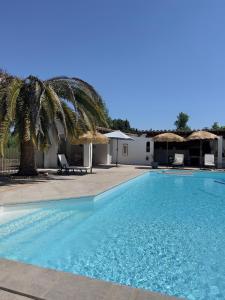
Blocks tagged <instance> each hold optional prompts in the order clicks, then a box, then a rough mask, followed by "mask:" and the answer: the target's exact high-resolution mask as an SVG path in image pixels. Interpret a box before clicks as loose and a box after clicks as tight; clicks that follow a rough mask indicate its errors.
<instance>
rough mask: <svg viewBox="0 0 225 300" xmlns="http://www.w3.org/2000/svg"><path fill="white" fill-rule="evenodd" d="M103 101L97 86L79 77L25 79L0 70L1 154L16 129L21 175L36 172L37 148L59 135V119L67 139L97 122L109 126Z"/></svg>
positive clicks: (43, 147)
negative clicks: (51, 136)
mask: <svg viewBox="0 0 225 300" xmlns="http://www.w3.org/2000/svg"><path fill="white" fill-rule="evenodd" d="M105 120H106V116H105V108H104V103H103V101H102V99H101V97H100V96H99V95H98V93H97V92H96V91H95V89H94V88H93V87H92V86H91V85H89V84H88V83H87V82H85V81H82V80H81V79H78V78H69V77H55V78H51V79H48V80H40V79H39V78H37V77H35V76H29V77H27V78H25V79H21V78H19V77H15V76H11V75H9V74H7V73H5V72H3V71H0V154H1V155H3V154H4V147H5V144H6V143H7V140H8V137H9V135H10V133H11V132H12V131H13V133H14V134H15V135H17V136H18V139H19V141H20V153H21V154H20V167H19V172H18V174H19V175H23V176H32V175H36V174H37V169H36V164H35V150H36V149H38V150H45V149H46V148H48V147H49V146H50V145H51V139H50V136H49V132H50V130H51V132H53V133H54V136H55V137H56V138H57V139H59V132H58V130H59V129H58V128H59V123H61V125H62V126H63V128H64V133H65V136H66V137H67V138H68V140H72V139H74V138H77V137H78V136H79V135H80V134H82V133H84V132H86V131H87V130H95V127H96V126H97V125H99V126H106V125H107V124H106V121H105Z"/></svg>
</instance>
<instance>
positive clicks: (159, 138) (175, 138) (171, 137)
mask: <svg viewBox="0 0 225 300" xmlns="http://www.w3.org/2000/svg"><path fill="white" fill-rule="evenodd" d="M153 140H154V142H160V143H163V142H164V143H165V142H166V152H167V165H168V143H171V142H176V143H181V142H185V139H184V138H183V137H182V136H180V135H178V134H175V133H172V132H166V133H161V134H158V135H156V136H154V137H153Z"/></svg>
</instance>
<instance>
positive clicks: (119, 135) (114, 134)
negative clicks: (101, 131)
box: [105, 130, 134, 166]
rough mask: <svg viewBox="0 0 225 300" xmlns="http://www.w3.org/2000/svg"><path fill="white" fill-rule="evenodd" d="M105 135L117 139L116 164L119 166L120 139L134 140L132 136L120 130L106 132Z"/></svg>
mask: <svg viewBox="0 0 225 300" xmlns="http://www.w3.org/2000/svg"><path fill="white" fill-rule="evenodd" d="M105 136H106V137H107V138H109V139H114V140H116V141H117V146H116V166H118V141H119V140H127V141H134V139H132V138H131V137H130V136H128V135H126V134H125V133H123V132H122V131H120V130H116V131H113V132H110V133H106V134H105Z"/></svg>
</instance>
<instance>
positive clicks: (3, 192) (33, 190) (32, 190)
mask: <svg viewBox="0 0 225 300" xmlns="http://www.w3.org/2000/svg"><path fill="white" fill-rule="evenodd" d="M149 169H150V167H146V166H130V165H120V166H119V167H118V168H117V167H115V166H102V167H98V168H93V171H92V174H90V173H88V174H87V175H84V176H79V175H69V176H68V175H63V176H59V175H57V174H56V173H57V170H53V169H49V170H46V169H45V170H44V171H45V172H47V173H48V175H47V176H44V175H43V176H42V177H39V178H30V179H29V178H27V179H23V178H18V179H16V178H14V179H10V178H7V177H2V179H1V178H0V205H2V204H13V203H27V202H33V201H44V200H51V199H64V198H75V197H82V196H92V195H96V194H99V193H102V192H104V191H105V190H107V189H109V188H112V187H113V186H115V185H117V184H120V183H122V182H125V181H127V180H129V179H131V178H134V177H136V176H138V175H140V174H143V173H144V172H147V171H148V170H149Z"/></svg>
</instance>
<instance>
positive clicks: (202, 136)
mask: <svg viewBox="0 0 225 300" xmlns="http://www.w3.org/2000/svg"><path fill="white" fill-rule="evenodd" d="M216 139H218V136H217V135H215V134H213V133H211V132H208V131H203V130H199V131H195V132H193V133H192V134H190V135H189V136H188V137H187V138H186V141H196V140H199V142H200V166H202V141H203V140H216Z"/></svg>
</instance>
